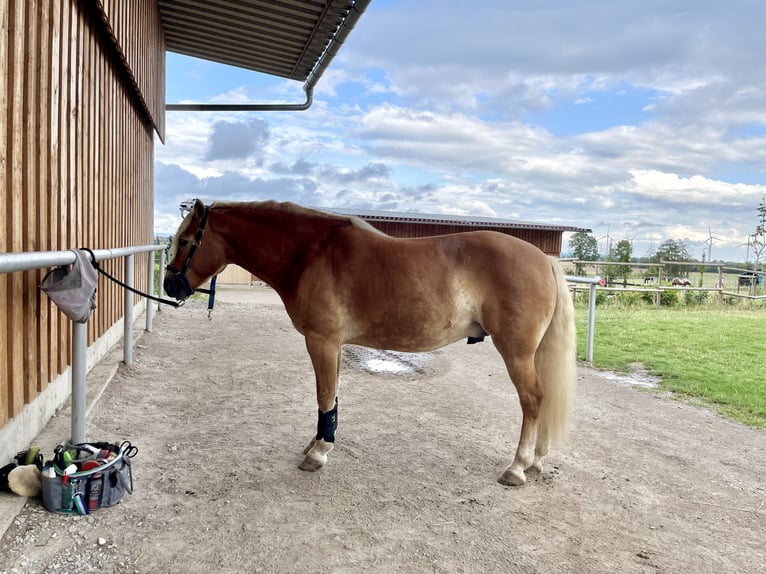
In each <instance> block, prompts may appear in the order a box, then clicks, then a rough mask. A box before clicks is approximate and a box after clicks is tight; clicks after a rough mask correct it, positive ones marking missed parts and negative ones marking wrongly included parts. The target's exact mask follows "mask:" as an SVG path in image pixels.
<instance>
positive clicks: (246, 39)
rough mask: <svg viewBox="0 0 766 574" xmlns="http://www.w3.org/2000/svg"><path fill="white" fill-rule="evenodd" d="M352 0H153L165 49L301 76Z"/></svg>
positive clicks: (240, 65) (348, 8)
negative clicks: (158, 11) (156, 6)
mask: <svg viewBox="0 0 766 574" xmlns="http://www.w3.org/2000/svg"><path fill="white" fill-rule="evenodd" d="M353 4H354V2H353V0H159V7H160V16H161V18H162V25H163V29H164V32H165V42H166V47H167V49H168V50H169V51H171V52H177V53H179V54H184V55H187V56H193V57H196V58H202V59H206V60H212V61H215V62H219V63H222V64H228V65H232V66H237V67H241V68H246V69H249V70H254V71H257V72H262V73H266V74H272V75H275V76H281V77H284V78H289V79H292V80H299V81H305V80H306V79H307V78H308V76H309V74H310V73H311V71H312V70H313V68H314V66H315V65H316V63H317V61H318V60H319V57H320V56H321V55H322V53H323V52H324V50H325V48H326V47H327V44H328V43H329V41H330V40H331V39H332V37H333V35H334V34H335V32H336V30H337V29H338V26H339V25H340V24H341V23H342V22H343V20H344V19H345V18H346V16H347V15H348V13H349V10H350V9H351V7H352V6H353Z"/></svg>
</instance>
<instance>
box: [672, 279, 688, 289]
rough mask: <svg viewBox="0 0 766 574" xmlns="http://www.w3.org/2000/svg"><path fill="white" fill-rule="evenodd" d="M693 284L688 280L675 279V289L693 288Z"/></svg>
mask: <svg viewBox="0 0 766 574" xmlns="http://www.w3.org/2000/svg"><path fill="white" fill-rule="evenodd" d="M691 284H692V282H691V281H689V280H688V279H683V278H678V277H676V278H675V279H673V286H674V287H678V286H681V287H691Z"/></svg>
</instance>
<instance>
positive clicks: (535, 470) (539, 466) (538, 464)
mask: <svg viewBox="0 0 766 574" xmlns="http://www.w3.org/2000/svg"><path fill="white" fill-rule="evenodd" d="M526 472H531V473H532V474H542V472H543V461H541V460H536V461H535V462H533V463H532V465H531V466H530V467H529V468H528V469H527V470H526Z"/></svg>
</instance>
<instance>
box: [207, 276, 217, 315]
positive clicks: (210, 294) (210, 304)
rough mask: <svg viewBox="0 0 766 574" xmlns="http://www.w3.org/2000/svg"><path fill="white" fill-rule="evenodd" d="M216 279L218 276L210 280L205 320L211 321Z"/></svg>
mask: <svg viewBox="0 0 766 574" xmlns="http://www.w3.org/2000/svg"><path fill="white" fill-rule="evenodd" d="M217 279H218V275H213V278H212V279H211V280H210V290H209V291H208V295H207V320H208V321H212V320H213V306H214V305H215V282H216V280H217Z"/></svg>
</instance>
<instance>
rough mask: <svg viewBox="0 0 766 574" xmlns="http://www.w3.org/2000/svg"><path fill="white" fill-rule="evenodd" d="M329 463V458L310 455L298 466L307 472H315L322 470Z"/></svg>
mask: <svg viewBox="0 0 766 574" xmlns="http://www.w3.org/2000/svg"><path fill="white" fill-rule="evenodd" d="M326 462H327V456H325V455H321V454H320V455H317V454H313V453H308V454H307V455H306V458H304V459H303V462H301V463H300V464H299V465H298V468H300V469H301V470H305V471H306V472H314V471H316V470H319V469H320V468H322V467H323V466H324V465H325V463H326Z"/></svg>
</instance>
